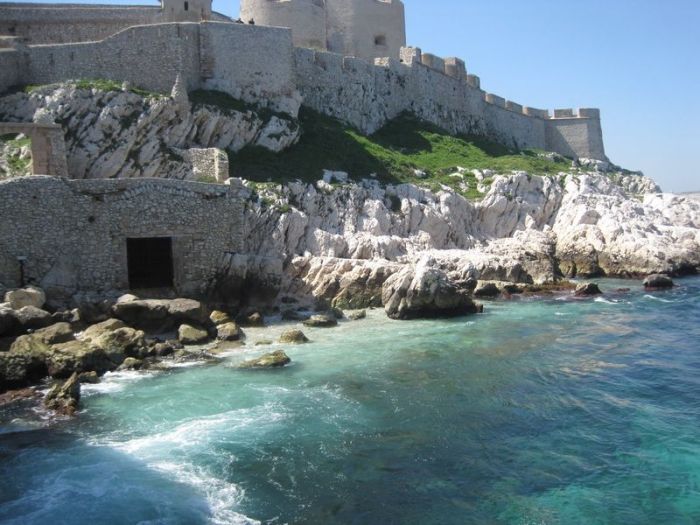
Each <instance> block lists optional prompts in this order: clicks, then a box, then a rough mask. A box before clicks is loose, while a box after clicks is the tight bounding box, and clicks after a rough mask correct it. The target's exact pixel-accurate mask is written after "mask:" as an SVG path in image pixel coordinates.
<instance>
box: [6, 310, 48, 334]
mask: <svg viewBox="0 0 700 525" xmlns="http://www.w3.org/2000/svg"><path fill="white" fill-rule="evenodd" d="M14 314H15V317H16V318H17V321H18V322H19V329H20V332H21V333H26V332H27V330H37V329H39V328H45V327H47V326H49V325H51V324H52V323H53V319H52V318H51V314H50V313H49V312H47V311H46V310H42V309H41V308H37V307H36V306H23V307H22V308H20V309H19V310H14ZM16 335H19V334H16Z"/></svg>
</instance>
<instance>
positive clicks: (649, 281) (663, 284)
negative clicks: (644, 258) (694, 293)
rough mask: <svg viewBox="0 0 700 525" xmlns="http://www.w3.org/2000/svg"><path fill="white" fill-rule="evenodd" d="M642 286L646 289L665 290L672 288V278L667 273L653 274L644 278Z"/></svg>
mask: <svg viewBox="0 0 700 525" xmlns="http://www.w3.org/2000/svg"><path fill="white" fill-rule="evenodd" d="M643 284H644V288H645V289H647V290H666V289H668V288H673V279H671V278H670V277H669V276H668V275H663V274H654V275H650V276H648V277H647V278H646V279H644V283H643Z"/></svg>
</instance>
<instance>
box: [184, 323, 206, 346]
mask: <svg viewBox="0 0 700 525" xmlns="http://www.w3.org/2000/svg"><path fill="white" fill-rule="evenodd" d="M177 338H178V340H179V341H180V342H181V343H182V344H183V345H201V344H204V343H206V342H207V341H208V340H209V333H208V332H207V331H206V330H202V329H201V328H195V327H194V326H192V325H189V324H183V325H180V328H178V330H177Z"/></svg>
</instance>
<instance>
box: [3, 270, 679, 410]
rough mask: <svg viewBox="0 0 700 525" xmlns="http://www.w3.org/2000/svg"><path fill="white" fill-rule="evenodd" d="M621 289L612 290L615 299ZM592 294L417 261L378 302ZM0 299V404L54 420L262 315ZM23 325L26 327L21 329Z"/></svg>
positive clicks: (445, 303)
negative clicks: (130, 374)
mask: <svg viewBox="0 0 700 525" xmlns="http://www.w3.org/2000/svg"><path fill="white" fill-rule="evenodd" d="M643 286H644V289H645V290H647V291H660V290H666V289H670V288H672V287H673V286H674V283H673V281H672V280H671V279H670V278H669V277H668V276H667V275H660V274H655V275H651V276H649V277H648V278H647V279H646V280H645V281H644V284H643ZM629 291H630V290H629V289H621V290H618V293H627V292H629ZM601 294H602V292H601V290H600V288H599V287H598V285H597V284H596V283H594V282H584V283H579V284H576V283H574V282H571V281H568V280H564V281H561V282H559V283H548V284H544V285H526V286H517V285H513V284H511V283H497V282H486V281H485V282H478V283H477V282H465V283H461V284H459V283H454V282H450V281H448V280H447V279H446V278H445V276H444V274H441V273H440V272H439V271H437V270H435V269H434V268H433V267H431V266H430V265H427V266H422V267H419V268H417V269H415V270H414V269H412V268H410V267H406V268H404V269H403V270H401V271H399V272H397V273H395V274H394V275H393V277H392V278H391V279H388V280H387V281H386V283H385V286H384V290H383V295H382V300H383V302H384V311H385V313H386V315H387V316H388V317H389V318H391V319H397V320H405V319H418V318H443V317H455V316H465V315H469V314H474V313H478V312H483V309H484V306H483V304H478V303H476V302H474V298H475V297H478V298H480V299H485V300H487V301H488V300H493V299H498V298H501V299H504V300H510V299H512V298H513V297H517V296H525V297H532V296H534V297H551V296H554V295H558V296H561V297H563V298H567V299H571V300H575V299H582V298H584V299H585V298H590V297H596V296H599V295H601ZM5 300H6V301H5V303H2V305H0V327H2V330H1V331H0V336H1V337H0V340H1V341H2V350H0V407H7V406H11V405H15V404H19V403H24V404H26V403H29V404H30V405H31V406H35V407H42V408H43V409H45V410H48V411H49V413H51V414H54V416H73V415H75V414H76V412H77V411H78V410H79V403H80V396H81V384H85V383H88V384H93V383H99V382H100V380H101V377H102V376H104V375H105V374H107V373H109V372H121V371H146V370H150V371H157V370H167V369H168V368H170V367H172V366H177V365H178V364H183V363H188V362H219V361H220V359H221V357H222V354H223V355H230V354H231V352H234V353H235V352H239V351H241V352H242V351H243V349H244V347H245V346H246V342H245V340H246V334H245V331H244V328H246V327H254V328H264V327H265V326H267V325H266V317H265V316H263V315H262V314H261V313H259V312H257V311H256V312H251V311H249V310H241V311H239V312H237V314H236V315H232V314H231V313H228V312H224V311H220V310H211V309H209V308H208V307H207V306H206V305H205V304H203V303H201V302H199V301H196V300H193V299H183V298H179V299H170V300H165V299H139V298H137V297H136V296H133V295H125V296H122V297H120V298H119V299H118V300H117V301H116V302H114V303H113V304H111V305H110V306H109V308H105V310H104V313H103V314H102V317H106V318H105V319H104V320H101V321H99V322H95V323H93V324H90V323H87V322H86V321H84V320H83V319H84V318H86V315H87V316H94V311H87V312H81V311H80V309H75V310H73V311H65V312H60V311H59V312H53V313H49V312H47V311H45V310H43V309H42V308H43V307H44V306H45V304H44V301H45V296H44V294H43V292H42V291H41V290H40V289H38V288H35V287H27V288H24V289H18V290H12V291H10V292H7V294H6V296H5ZM370 307H371V306H370ZM267 313H268V314H270V315H271V316H274V319H277V320H279V321H280V322H284V321H290V320H294V321H297V322H300V323H301V324H302V326H303V327H307V328H333V327H335V326H338V323H339V321H341V322H356V321H360V320H362V319H364V318H365V317H366V310H365V309H361V310H353V311H347V312H344V311H343V310H341V309H339V308H336V307H331V308H328V309H327V310H324V311H315V312H314V311H310V310H307V309H305V308H304V307H301V306H298V305H297V306H291V307H290V306H289V305H287V307H285V308H283V309H280V308H276V309H274V310H270V311H269V312H267ZM30 314H31V315H30ZM12 318H15V319H23V320H25V324H24V325H22V324H16V323H12V322H8V321H7V320H8V319H12ZM29 319H31V322H29V323H26V321H27V320H29ZM95 320H96V319H94V318H93V321H95ZM269 320H270V317H268V318H267V321H269ZM276 342H277V343H280V344H282V345H285V346H287V345H291V346H293V345H300V344H306V343H308V342H309V338H308V337H307V336H306V335H305V333H304V332H303V330H301V329H297V328H287V329H285V330H284V331H283V332H282V333H281V334H280V335H279V337H278V339H277V341H276ZM269 344H273V341H271V340H264V339H263V340H260V341H257V342H256V343H255V346H256V347H257V346H261V347H265V346H267V345H269ZM290 362H291V359H290V358H289V356H288V355H287V354H286V352H285V351H284V350H283V349H279V348H278V349H275V350H274V351H272V352H262V354H261V355H259V356H258V357H256V358H253V359H248V360H246V361H243V362H241V363H240V364H239V365H238V368H239V369H241V370H250V369H266V368H280V367H284V366H286V365H288V364H289V363H290ZM47 388H48V390H47V391H46V392H45V393H44V394H42V392H43V391H44V390H45V389H47Z"/></svg>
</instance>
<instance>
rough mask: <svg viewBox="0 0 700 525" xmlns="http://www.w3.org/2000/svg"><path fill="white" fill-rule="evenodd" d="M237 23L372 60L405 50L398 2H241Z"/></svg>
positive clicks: (401, 9) (296, 42)
mask: <svg viewBox="0 0 700 525" xmlns="http://www.w3.org/2000/svg"><path fill="white" fill-rule="evenodd" d="M241 18H242V19H243V21H245V22H248V21H249V20H255V23H256V24H258V25H265V26H276V27H288V28H290V29H291V30H292V38H293V40H294V45H295V46H297V47H308V48H314V49H320V50H323V51H331V52H333V53H339V54H342V55H346V56H355V57H359V58H364V59H367V60H372V59H374V58H380V57H392V58H397V59H398V58H399V52H400V49H401V47H403V46H405V45H406V21H405V14H404V6H403V3H402V2H401V1H400V0H241Z"/></svg>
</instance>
